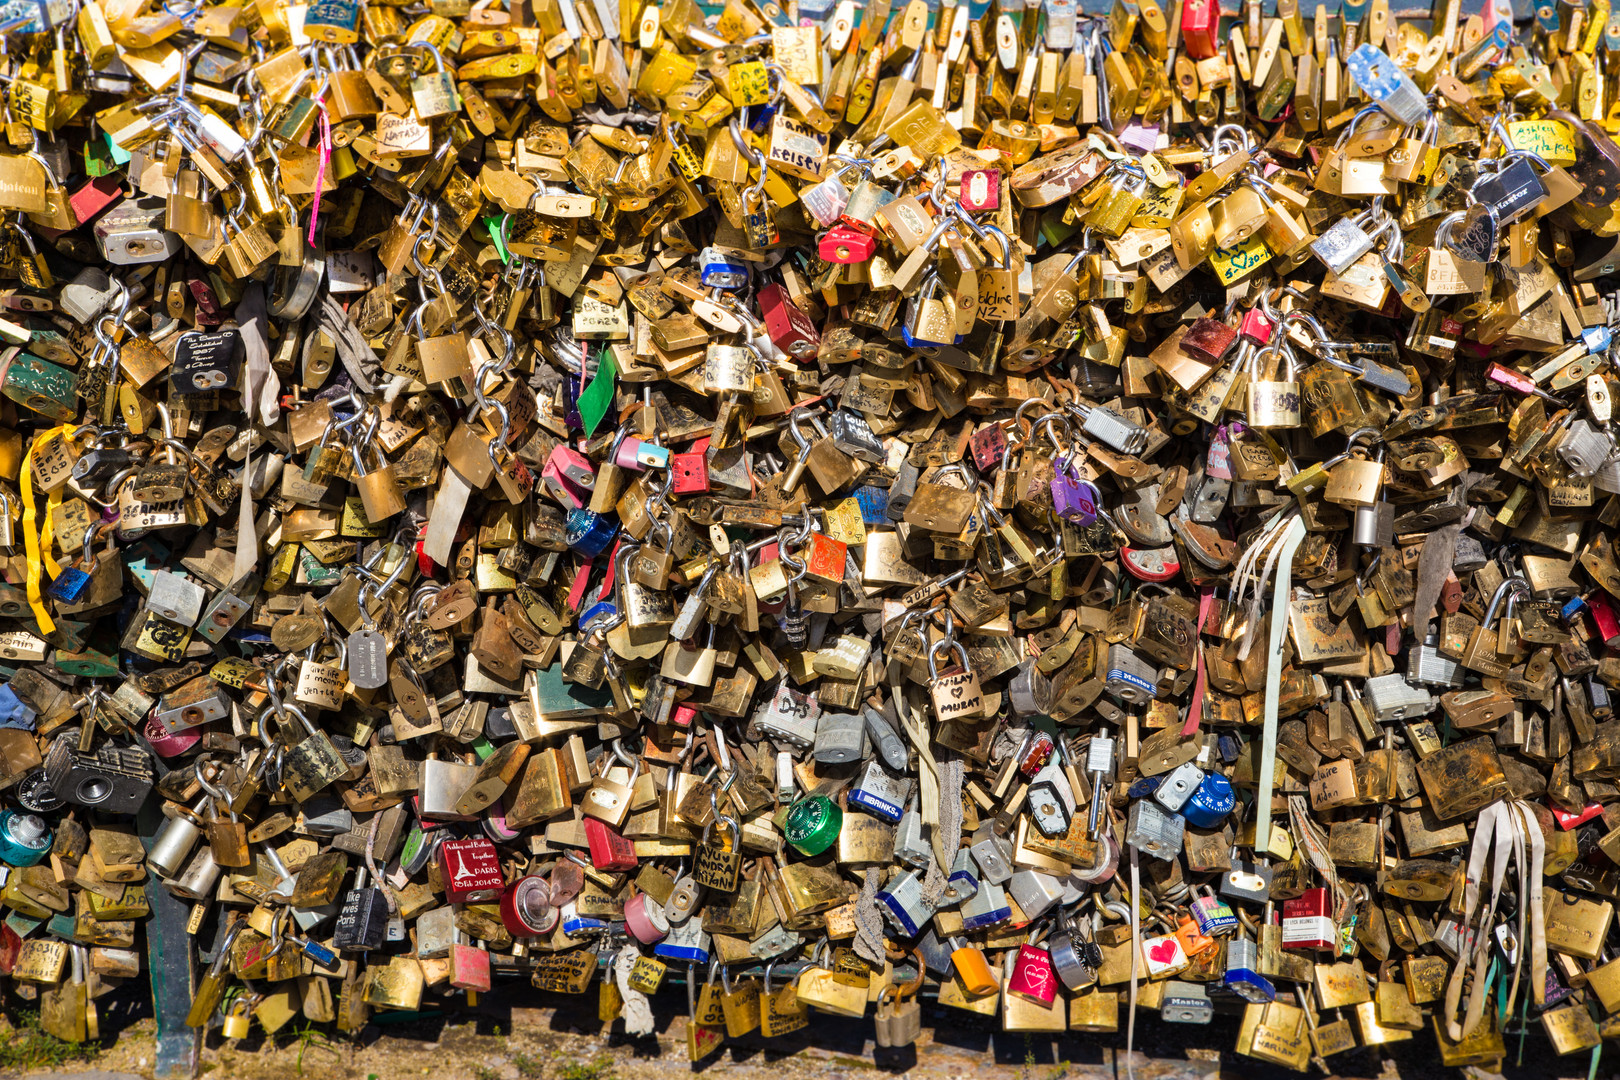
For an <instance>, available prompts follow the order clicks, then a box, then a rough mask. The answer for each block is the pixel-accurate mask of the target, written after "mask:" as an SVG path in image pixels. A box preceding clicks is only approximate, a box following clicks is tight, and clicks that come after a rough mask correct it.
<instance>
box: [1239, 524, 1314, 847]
mask: <svg viewBox="0 0 1620 1080" xmlns="http://www.w3.org/2000/svg"><path fill="white" fill-rule="evenodd" d="M1304 539H1305V522H1304V521H1303V520H1301V519H1300V518H1299V517H1298V516H1297V515H1296V516H1294V517H1293V519H1292V520H1290V521H1289V523H1288V525H1287V526H1286V527H1285V528H1284V530H1283V534H1282V541H1281V542H1280V543H1279V544H1278V545H1277V548H1276V550H1275V551H1273V552H1272V553H1271V558H1270V560H1268V561H1267V563H1266V573H1267V575H1268V576H1269V575H1270V573H1271V566H1272V564H1273V563H1275V562H1277V561H1278V560H1279V559H1280V560H1281V565H1280V566H1278V567H1277V582H1276V585H1275V586H1274V587H1273V588H1272V590H1271V627H1270V630H1271V633H1270V635H1269V639H1270V641H1269V651H1268V653H1267V656H1266V701H1265V717H1264V718H1265V726H1264V727H1263V728H1262V729H1261V735H1260V777H1259V791H1258V793H1257V794H1256V795H1255V799H1254V850H1255V852H1256V853H1259V852H1263V851H1266V850H1268V849H1269V848H1270V847H1271V791H1272V788H1273V787H1275V786H1276V782H1277V703H1278V698H1279V696H1280V688H1281V684H1282V639H1283V631H1284V630H1286V629H1287V626H1288V619H1287V618H1286V617H1285V614H1286V612H1287V607H1288V594H1289V593H1290V592H1291V591H1292V589H1293V566H1294V552H1296V551H1298V550H1299V545H1300V543H1301V542H1302V541H1303V540H1304ZM1255 617H1257V615H1256V616H1251V622H1252V620H1253V618H1255ZM1251 630H1252V627H1251Z"/></svg>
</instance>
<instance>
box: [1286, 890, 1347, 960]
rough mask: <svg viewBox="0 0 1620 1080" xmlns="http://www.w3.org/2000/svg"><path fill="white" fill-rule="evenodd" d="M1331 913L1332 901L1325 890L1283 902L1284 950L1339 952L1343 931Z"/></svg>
mask: <svg viewBox="0 0 1620 1080" xmlns="http://www.w3.org/2000/svg"><path fill="white" fill-rule="evenodd" d="M1331 910H1332V901H1331V900H1330V899H1329V898H1328V891H1327V890H1326V889H1323V888H1314V889H1306V890H1305V892H1304V894H1303V895H1302V896H1298V897H1296V898H1294V899H1293V900H1285V901H1283V920H1282V947H1283V948H1285V949H1332V948H1336V947H1337V946H1338V941H1339V928H1338V926H1337V925H1335V923H1334V922H1333V916H1332V915H1331V914H1329V912H1331Z"/></svg>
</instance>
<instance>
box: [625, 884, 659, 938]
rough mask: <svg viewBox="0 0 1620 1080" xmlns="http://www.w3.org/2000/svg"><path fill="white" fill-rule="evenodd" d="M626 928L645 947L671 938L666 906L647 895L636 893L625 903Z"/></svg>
mask: <svg viewBox="0 0 1620 1080" xmlns="http://www.w3.org/2000/svg"><path fill="white" fill-rule="evenodd" d="M624 926H625V929H626V930H629V931H630V936H631V937H633V938H635V939H636V940H637V941H639V942H641V943H642V944H643V945H656V944H658V943H659V942H660V941H663V940H664V939H665V938H666V937H668V936H669V917H668V916H666V915H665V914H664V905H662V904H660V903H659V902H658V901H656V900H654V899H653V898H652V897H650V896H648V895H647V894H646V893H636V895H634V896H632V897H631V898H630V899H628V900H626V901H625V902H624Z"/></svg>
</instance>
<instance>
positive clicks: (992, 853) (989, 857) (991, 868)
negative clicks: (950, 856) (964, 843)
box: [968, 822, 1013, 885]
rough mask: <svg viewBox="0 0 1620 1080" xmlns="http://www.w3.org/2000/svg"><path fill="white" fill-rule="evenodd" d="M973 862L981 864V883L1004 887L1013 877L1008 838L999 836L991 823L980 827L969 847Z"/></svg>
mask: <svg viewBox="0 0 1620 1080" xmlns="http://www.w3.org/2000/svg"><path fill="white" fill-rule="evenodd" d="M968 850H969V851H970V852H972V853H973V861H974V862H976V863H978V864H979V881H980V882H981V883H985V884H990V885H1003V884H1005V883H1006V882H1007V880H1008V879H1009V878H1011V877H1012V874H1013V869H1012V847H1011V845H1009V844H1008V843H1007V841H1006V838H1004V837H1000V836H997V835H996V834H995V831H994V830H993V829H991V827H990V823H989V822H986V823H985V824H983V825H980V826H979V828H978V830H977V831H976V832H975V833H974V834H973V843H972V844H971V845H970V846H969V847H968Z"/></svg>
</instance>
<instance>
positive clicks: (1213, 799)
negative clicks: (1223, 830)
mask: <svg viewBox="0 0 1620 1080" xmlns="http://www.w3.org/2000/svg"><path fill="white" fill-rule="evenodd" d="M1236 807H1237V796H1236V795H1235V794H1234V793H1233V791H1232V782H1231V781H1230V780H1228V779H1227V778H1226V777H1224V776H1222V775H1221V774H1220V773H1210V774H1209V775H1208V776H1205V777H1204V782H1203V783H1202V784H1199V785H1198V790H1197V791H1195V792H1193V793H1192V797H1191V798H1190V799H1188V800H1187V803H1186V805H1185V806H1183V807H1182V808H1181V816H1182V817H1184V818H1186V819H1187V824H1189V825H1191V826H1193V827H1195V828H1199V829H1213V828H1214V827H1215V826H1217V825H1219V824H1220V823H1221V822H1222V821H1224V820H1225V819H1226V816H1227V815H1228V814H1230V813H1231V812H1232V811H1233V809H1235V808H1236Z"/></svg>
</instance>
